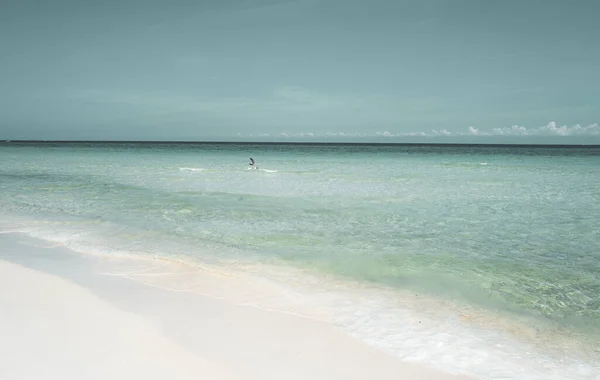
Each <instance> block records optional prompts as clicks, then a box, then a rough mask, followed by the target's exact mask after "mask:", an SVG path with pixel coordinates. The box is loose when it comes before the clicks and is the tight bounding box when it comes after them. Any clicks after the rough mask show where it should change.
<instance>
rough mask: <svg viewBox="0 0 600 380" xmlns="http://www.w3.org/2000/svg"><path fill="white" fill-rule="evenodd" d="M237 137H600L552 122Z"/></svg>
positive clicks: (596, 131)
mask: <svg viewBox="0 0 600 380" xmlns="http://www.w3.org/2000/svg"><path fill="white" fill-rule="evenodd" d="M238 136H239V137H244V136H250V137H279V138H306V139H311V138H319V137H343V138H353V137H356V138H360V137H382V138H385V137H444V136H448V137H453V136H546V137H560V136H598V137H600V125H598V124H597V123H594V124H590V125H586V126H582V125H580V124H575V125H572V126H567V125H563V126H558V125H557V124H556V122H554V121H552V122H550V123H548V124H546V125H544V126H543V127H538V128H526V127H523V126H520V125H513V126H512V127H503V128H494V129H492V130H481V129H478V128H475V127H473V126H470V127H468V128H467V130H466V131H458V132H452V131H448V130H447V129H434V130H432V131H431V132H398V133H394V132H389V131H383V132H368V133H347V132H296V133H291V132H280V133H260V134H247V135H246V134H238Z"/></svg>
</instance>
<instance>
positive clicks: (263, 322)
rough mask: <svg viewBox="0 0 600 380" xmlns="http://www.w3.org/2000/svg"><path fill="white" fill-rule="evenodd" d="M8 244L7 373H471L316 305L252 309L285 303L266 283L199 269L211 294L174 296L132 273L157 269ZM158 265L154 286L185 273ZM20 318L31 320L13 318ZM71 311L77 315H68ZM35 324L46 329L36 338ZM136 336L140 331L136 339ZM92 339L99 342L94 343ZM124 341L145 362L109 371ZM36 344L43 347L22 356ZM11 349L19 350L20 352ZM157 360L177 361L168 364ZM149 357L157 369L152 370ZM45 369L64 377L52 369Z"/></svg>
mask: <svg viewBox="0 0 600 380" xmlns="http://www.w3.org/2000/svg"><path fill="white" fill-rule="evenodd" d="M0 244H1V246H2V254H1V255H0V271H1V272H2V276H0V281H2V284H1V286H2V289H3V291H2V292H1V293H0V305H3V306H4V307H3V309H10V310H11V311H12V313H9V314H8V316H7V315H6V314H4V316H3V317H0V329H2V327H5V328H7V331H8V330H10V331H12V335H6V336H9V337H11V338H10V339H7V340H3V343H0V349H1V350H5V351H6V352H11V355H12V357H13V359H14V360H11V361H10V363H11V364H10V365H9V366H4V369H2V368H3V367H2V366H0V374H1V372H5V373H10V374H12V375H16V376H11V378H26V377H27V376H26V375H27V374H28V373H30V372H28V371H31V370H33V369H32V368H29V367H27V366H26V365H24V363H26V362H28V361H38V360H40V359H46V360H49V358H52V357H53V356H56V357H60V358H62V359H67V361H66V362H52V363H54V364H52V363H51V362H50V361H48V362H47V363H46V364H47V365H49V366H52V365H54V366H55V369H54V372H55V374H56V375H59V373H60V374H61V376H60V377H61V378H65V375H67V378H70V377H68V375H69V374H74V372H73V371H88V372H87V373H90V374H91V373H97V374H100V373H103V374H104V375H106V373H107V371H109V374H110V377H111V378H120V377H119V376H123V378H126V377H128V375H127V374H126V372H128V371H134V372H135V371H138V372H136V373H142V375H143V376H142V378H152V377H151V376H154V375H157V374H158V373H163V374H165V373H169V371H170V370H171V369H172V370H173V371H175V372H176V371H179V372H178V375H176V377H177V376H179V377H178V378H188V377H186V376H198V375H202V376H207V374H208V373H210V375H209V378H215V379H220V378H223V379H233V378H236V379H255V378H256V379H259V378H260V379H264V378H287V379H294V378H298V379H301V378H315V379H338V378H339V379H342V378H343V379H364V378H366V377H367V376H368V377H374V378H378V379H386V378H390V379H391V378H398V376H401V377H403V378H409V379H439V380H444V379H468V378H470V377H468V376H466V375H453V374H447V373H443V372H440V371H437V370H434V369H430V368H427V367H424V366H421V365H417V364H413V363H408V362H403V361H401V360H400V359H398V358H395V357H393V356H391V355H388V354H386V353H384V352H383V351H380V350H378V349H376V348H374V347H372V346H370V345H367V344H365V343H363V342H361V341H360V340H358V339H355V338H353V337H351V336H349V335H348V334H345V333H344V332H342V331H340V330H339V329H338V328H336V326H335V325H334V324H333V323H331V322H330V321H327V317H321V318H320V317H318V314H319V312H318V311H317V310H314V313H313V314H314V315H312V316H310V315H309V316H308V317H309V318H306V315H304V318H303V317H302V316H301V315H295V314H294V313H293V312H291V313H286V312H277V311H278V310H269V309H268V308H266V307H249V306H252V304H253V303H254V306H256V305H260V304H258V303H257V302H259V301H261V298H262V301H261V302H263V303H265V300H267V302H266V303H267V304H268V299H269V298H270V297H271V301H272V300H273V299H276V297H275V296H277V295H275V294H274V293H273V292H274V290H273V289H268V288H267V287H265V284H263V283H260V282H259V283H254V284H251V283H247V282H246V281H245V279H242V280H240V279H231V278H227V277H226V276H219V275H218V274H214V273H208V272H207V273H198V272H197V271H196V272H195V273H193V274H192V275H193V276H194V277H195V281H196V282H195V283H194V286H195V287H196V288H195V290H203V291H204V293H205V294H199V292H197V291H194V292H193V293H192V292H189V291H181V289H179V291H174V290H167V289H165V288H164V287H162V286H160V284H159V285H157V286H148V285H144V284H142V283H140V282H138V281H134V280H130V279H127V278H125V277H123V273H130V272H131V271H132V270H137V271H138V274H139V273H140V272H139V271H144V268H143V267H144V266H145V269H146V270H148V265H149V263H140V262H135V261H134V260H129V261H128V260H127V259H123V258H108V257H106V258H99V257H94V256H91V255H90V256H89V257H86V256H85V255H82V254H79V253H77V252H75V251H71V250H70V249H68V248H67V247H60V246H56V245H52V244H48V243H47V242H46V241H42V240H38V239H34V238H31V237H25V236H24V235H22V234H16V233H5V234H2V235H0ZM140 264H141V265H140ZM140 266H142V268H140ZM150 266H151V267H152V269H153V270H154V272H152V273H147V274H148V276H149V277H152V278H154V279H155V278H157V277H160V276H161V273H163V274H165V273H167V274H172V273H173V271H177V270H181V269H182V268H181V266H179V268H177V267H178V266H177V265H176V264H169V263H164V262H154V263H152V265H150ZM157 269H160V270H162V271H163V272H156V270H157ZM184 272H185V271H182V273H181V275H182V276H183V277H185V273H184ZM107 274H112V275H107ZM14 289H18V291H15V290H14ZM259 291H260V292H262V294H254V298H255V299H254V301H252V300H251V301H248V299H247V295H249V294H252V293H256V292H259ZM42 292H43V293H42ZM278 296H281V295H278ZM284 296H285V295H284ZM274 297H275V298H274ZM244 298H246V301H245V302H244V303H242V302H241V301H242V300H243V299H244ZM272 302H276V301H272ZM307 308H309V307H306V306H304V309H307ZM66 310H68V311H70V313H65V311H66ZM279 311H280V310H279ZM17 313H18V314H19V315H20V316H21V318H19V319H18V318H11V315H13V316H14V315H15V314H17ZM299 314H304V313H299ZM65 315H68V316H70V318H67V319H64V318H63V317H64V316H65ZM60 316H62V317H60ZM41 320H43V326H42V325H40V324H39V323H40V321H41ZM69 321H70V322H69ZM7 326H10V328H9V327H7ZM32 326H37V327H38V328H37V329H35V330H33V331H32ZM132 329H133V330H135V331H137V335H136V334H133V335H132ZM138 329H141V330H139V331H138ZM74 330H77V331H79V335H78V336H77V339H76V340H75V341H76V344H74V345H65V344H63V345H60V344H59V342H60V341H61V340H64V337H65V336H66V335H64V334H67V335H68V333H70V332H74ZM81 334H83V335H81ZM88 334H91V335H90V336H86V335H88ZM71 337H73V335H71ZM90 337H91V338H93V339H92V340H89V339H87V338H90ZM115 341H119V342H120V343H119V344H123V347H130V348H129V349H127V348H124V349H123V352H122V354H123V355H126V356H127V360H129V359H131V360H130V361H129V362H130V363H134V364H132V365H127V363H125V362H119V361H118V360H117V358H114V360H115V361H113V362H110V366H109V367H106V366H104V365H103V364H102V360H101V359H100V358H99V357H98V353H99V352H98V350H100V348H101V347H103V349H104V350H110V349H112V348H114V347H116V346H115V344H114V342H115ZM41 343H43V344H41ZM140 343H141V344H140ZM30 345H32V346H34V347H37V349H36V350H34V352H29V351H28V350H25V349H23V348H22V349H21V350H19V349H18V348H19V346H20V347H25V346H30ZM45 345H47V346H45ZM11 347H12V348H15V347H16V348H17V349H16V350H14V349H13V350H12V351H11ZM49 347H53V348H52V350H50V349H49ZM44 348H45V349H44ZM148 350H150V351H148ZM105 352H106V351H105ZM156 355H158V356H161V357H168V358H169V359H168V360H167V361H158V362H157V361H156V360H155V357H156ZM75 357H79V358H83V360H79V361H78V362H77V363H78V364H73V363H74V362H72V361H70V360H68V359H69V358H75ZM111 357H112V356H111ZM134 359H135V360H134ZM136 360H137V361H136ZM148 362H149V363H150V364H152V365H151V366H150V367H152V368H154V367H156V368H157V369H156V370H154V371H152V370H150V369H148V368H146V366H145V364H144V365H142V364H141V363H148ZM61 365H62V367H61ZM42 367H44V366H43V365H41V366H36V368H42ZM59 367H60V368H59ZM40 371H43V372H44V373H46V374H48V372H53V371H52V370H48V368H46V370H41V369H40ZM89 371H91V372H89ZM103 371H104V372H103ZM110 371H113V372H110ZM140 371H141V372H140ZM144 371H145V372H144ZM161 371H163V372H161ZM165 371H166V372H165ZM19 376H23V377H19ZM144 376H146V377H144ZM147 376H150V377H147ZM100 377H102V376H100ZM158 377H160V376H158ZM158 377H157V378H158ZM73 378H75V377H73ZM163 378H164V377H163Z"/></svg>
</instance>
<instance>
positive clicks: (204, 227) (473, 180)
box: [0, 142, 600, 379]
mask: <svg viewBox="0 0 600 380" xmlns="http://www.w3.org/2000/svg"><path fill="white" fill-rule="evenodd" d="M250 157H252V158H253V159H254V160H255V162H256V164H255V166H251V165H249V162H250ZM9 230H10V231H15V230H18V231H19V232H24V233H27V234H29V235H31V236H33V237H37V238H42V239H46V240H49V241H55V242H62V243H64V244H66V245H67V246H69V247H71V248H73V249H75V250H78V251H80V252H87V251H89V252H94V253H95V254H98V253H100V254H102V255H106V256H110V255H118V256H127V255H131V256H138V257H139V256H143V257H148V258H157V257H160V258H164V259H169V258H172V259H174V260H178V261H180V262H184V263H189V264H190V265H196V264H198V263H205V264H207V265H209V264H210V265H213V266H220V267H222V268H224V269H226V268H231V269H232V270H236V269H244V268H251V271H252V274H253V275H256V276H261V277H264V278H272V279H273V281H277V282H278V283H279V284H281V285H282V286H289V287H290V288H293V289H295V291H296V293H295V294H297V297H306V298H307V299H309V298H311V297H315V298H318V299H319V302H322V303H328V305H329V307H330V308H331V310H332V311H333V317H332V321H333V323H335V325H336V326H337V327H338V328H340V329H342V330H343V331H345V332H347V333H348V334H351V335H352V336H354V337H356V338H357V339H360V340H363V341H364V342H366V343H367V344H370V345H373V346H375V347H377V348H379V349H381V350H384V351H386V352H388V353H390V354H391V355H395V356H397V357H399V358H401V359H403V360H407V361H412V362H417V363H422V364H425V365H428V366H432V367H435V368H439V369H441V370H444V371H449V372H462V373H469V374H472V375H474V376H476V377H479V378H485V379H600V147H598V146H517V145H512V146H508V145H507V146H504V145H503V146H496V145H428V144H404V145H402V144H396V145H394V144H390V145H383V144H290V143H286V144H284V143H281V144H278V143H268V144H258V143H147V142H146V143H141V142H140V143H136V142H131V143H99V142H97V143H94V142H77V143H69V142H45V143H44V142H39V143H25V142H7V143H2V144H0V232H1V231H9Z"/></svg>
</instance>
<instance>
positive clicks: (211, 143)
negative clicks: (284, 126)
mask: <svg viewBox="0 0 600 380" xmlns="http://www.w3.org/2000/svg"><path fill="white" fill-rule="evenodd" d="M15 143H16V144H186V145H193V144H205V145H219V144H221V145H235V144H238V145H308V146H310V145H314V146H319V145H320V146H323V145H329V146H456V147H478V146H479V147H524V148H526V147H528V148H600V144H548V143H544V144H531V143H528V144H518V143H512V144H511V143H484V142H481V143H442V142H436V143H433V142H334V141H331V142H328V141H216V140H198V141H190V140H182V141H178V140H164V141H161V140H10V139H7V140H2V141H0V145H10V144H15Z"/></svg>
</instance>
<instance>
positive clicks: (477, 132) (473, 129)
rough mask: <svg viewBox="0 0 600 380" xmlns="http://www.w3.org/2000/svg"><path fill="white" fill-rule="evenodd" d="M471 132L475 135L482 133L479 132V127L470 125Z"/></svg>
mask: <svg viewBox="0 0 600 380" xmlns="http://www.w3.org/2000/svg"><path fill="white" fill-rule="evenodd" d="M469 134H470V135H475V136H477V135H479V134H480V133H479V129H477V128H474V127H469Z"/></svg>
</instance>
